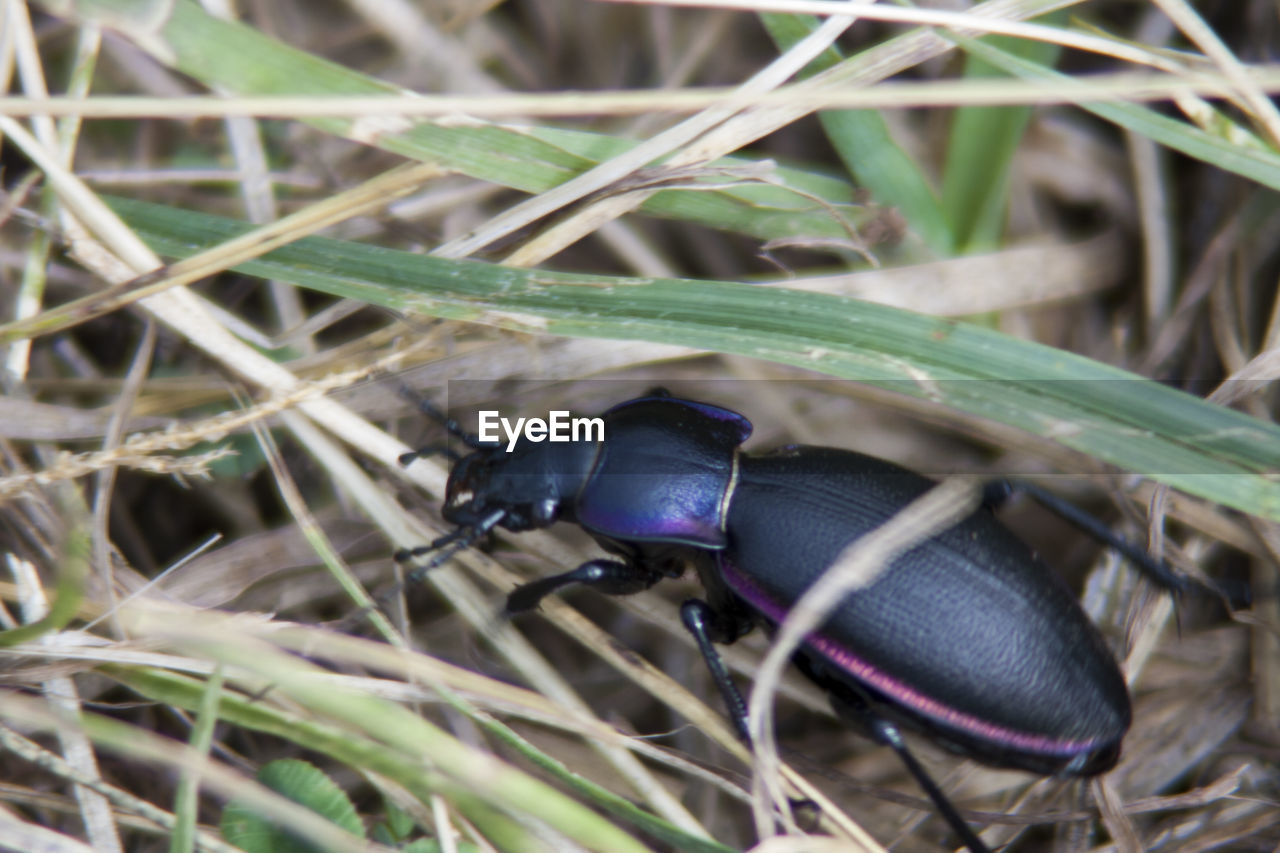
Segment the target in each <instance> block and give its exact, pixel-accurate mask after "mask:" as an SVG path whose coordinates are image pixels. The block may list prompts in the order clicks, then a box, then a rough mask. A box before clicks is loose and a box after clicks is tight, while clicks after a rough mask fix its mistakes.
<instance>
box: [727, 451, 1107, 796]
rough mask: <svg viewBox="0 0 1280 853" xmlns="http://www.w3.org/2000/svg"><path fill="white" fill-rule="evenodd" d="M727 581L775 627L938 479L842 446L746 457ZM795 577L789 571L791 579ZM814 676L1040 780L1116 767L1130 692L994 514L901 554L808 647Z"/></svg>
mask: <svg viewBox="0 0 1280 853" xmlns="http://www.w3.org/2000/svg"><path fill="white" fill-rule="evenodd" d="M741 465H742V468H741V472H740V477H739V481H738V484H737V489H736V490H735V493H734V496H733V500H732V502H731V506H730V512H729V519H728V533H729V539H730V546H729V549H728V550H727V551H725V552H724V554H723V555H722V556H721V557H720V563H719V565H720V571H721V573H722V575H723V577H724V581H725V583H726V584H727V585H728V586H729V588H730V589H732V590H733V592H734V593H735V594H736V595H737V596H738V597H739V598H741V599H742V600H743V601H744V602H746V603H747V604H748V605H749V606H750V607H751V608H752V609H753V610H755V611H756V612H758V613H759V614H760V615H761V616H763V617H764V618H765V619H766V620H768V621H770V622H777V621H778V620H780V619H781V618H783V616H784V615H785V610H786V604H787V603H790V602H794V601H795V600H796V599H797V598H798V597H799V596H800V595H801V594H802V593H803V592H804V590H805V589H807V588H808V587H809V585H811V584H812V583H813V582H814V581H815V580H816V579H817V577H818V576H819V575H820V574H821V572H822V571H823V570H824V569H825V568H826V567H828V566H830V565H832V564H833V563H834V562H835V561H836V559H837V557H838V555H839V554H840V552H841V551H842V550H843V549H844V548H845V547H847V546H848V545H849V544H850V543H851V542H853V541H854V540H855V539H857V538H858V537H859V536H861V535H862V534H864V533H866V532H868V531H870V530H872V529H874V528H875V527H877V526H878V525H879V524H881V523H883V522H884V521H885V520H887V519H888V518H889V517H890V516H892V515H893V514H894V513H895V512H896V511H897V510H898V509H900V508H901V507H903V506H905V505H906V504H907V503H909V502H910V501H911V500H912V499H914V498H915V497H917V496H919V495H920V494H923V493H924V492H925V491H927V490H928V489H929V487H930V486H931V485H932V482H931V481H929V480H928V479H926V478H924V477H921V476H919V475H916V474H914V473H912V472H909V471H907V470H905V469H902V468H899V467H897V466H895V465H892V464H890V463H887V462H884V461H882V460H878V459H874V458H872V457H868V456H864V455H861V454H857V453H852V452H849V451H843V450H837V449H832V448H818V447H805V448H797V449H796V450H795V451H793V452H792V453H789V454H779V455H773V456H762V457H749V458H744V459H743V460H742V463H741ZM783 567H785V571H782V570H781V569H782V568H783ZM804 657H806V658H807V661H806V663H807V665H806V668H807V669H810V670H811V674H813V675H814V677H815V678H817V679H818V680H819V681H820V682H821V683H823V685H824V686H825V687H827V688H828V689H829V690H832V691H833V692H834V693H836V694H837V695H838V694H839V692H840V688H841V687H842V686H843V687H844V688H845V689H852V690H858V691H860V692H861V694H863V695H866V696H869V697H870V698H872V699H873V700H886V707H887V710H889V711H894V710H897V711H898V713H897V714H896V716H898V717H900V718H903V719H906V720H907V721H908V722H910V723H912V724H915V725H916V726H917V727H921V728H926V729H928V730H929V732H930V733H931V734H935V735H938V736H940V737H942V739H943V740H944V741H946V742H947V743H948V744H949V745H950V746H952V747H953V748H957V749H959V750H961V751H964V752H965V753H967V754H970V755H973V756H974V757H976V758H979V759H981V760H985V761H988V762H990V763H998V764H1003V765H1008V766H1015V767H1021V768H1024V769H1029V770H1035V771H1037V772H1042V773H1043V772H1071V773H1096V772H1101V771H1102V770H1105V769H1107V768H1108V767H1109V766H1110V765H1111V764H1113V763H1114V761H1115V757H1116V755H1117V754H1118V752H1117V745H1118V743H1119V741H1120V739H1121V738H1122V737H1123V735H1124V733H1125V731H1126V730H1127V729H1128V726H1129V720H1130V708H1129V697H1128V693H1127V691H1126V689H1125V685H1124V680H1123V678H1122V677H1121V675H1120V672H1119V670H1118V668H1117V666H1116V663H1115V660H1114V658H1113V657H1112V655H1111V653H1110V650H1109V649H1108V648H1107V646H1106V644H1105V642H1104V641H1103V639H1102V637H1101V635H1100V634H1099V633H1098V631H1097V629H1096V628H1095V627H1094V625H1093V624H1092V623H1091V622H1090V621H1089V619H1088V617H1087V616H1086V615H1085V614H1084V612H1083V611H1082V610H1081V609H1080V607H1079V605H1078V603H1077V602H1076V601H1075V597H1074V596H1073V595H1072V593H1071V591H1070V589H1068V588H1067V587H1066V585H1065V584H1064V583H1063V582H1062V580H1061V579H1060V578H1059V577H1058V576H1057V575H1056V574H1054V573H1053V572H1052V571H1051V570H1050V569H1049V568H1048V567H1047V566H1045V565H1044V563H1043V562H1041V561H1040V560H1039V559H1037V558H1036V557H1035V555H1034V554H1033V553H1032V552H1031V550H1030V549H1029V548H1028V547H1027V546H1026V545H1025V544H1024V543H1023V542H1022V541H1021V540H1019V539H1018V538H1017V537H1016V536H1014V535H1013V533H1011V532H1010V531H1009V530H1008V529H1007V528H1006V527H1004V526H1003V525H1001V524H1000V523H999V522H998V521H997V520H996V519H995V517H994V516H992V515H991V513H990V512H988V511H987V510H985V509H984V510H979V511H978V512H976V513H975V514H974V515H973V516H971V517H970V518H968V519H966V520H965V521H963V522H962V523H961V524H959V525H957V526H955V527H952V528H951V529H950V530H948V531H946V532H944V533H942V534H940V535H938V536H936V537H934V538H932V539H930V540H929V541H927V542H925V543H923V544H921V545H918V546H916V547H915V548H913V549H912V550H910V551H908V552H907V553H905V554H903V555H901V556H900V557H899V558H898V559H897V560H896V561H894V563H893V564H892V566H890V568H889V569H887V570H886V571H885V572H884V573H883V574H882V575H881V576H880V577H879V578H877V580H876V581H875V582H874V583H873V584H872V585H871V586H870V587H868V588H867V589H865V590H861V591H859V592H857V593H854V594H852V595H851V596H850V597H849V599H848V600H847V601H846V602H845V603H844V604H843V605H842V606H841V607H840V608H839V609H838V610H837V611H836V614H835V615H834V616H833V617H831V619H830V620H829V621H828V622H827V623H826V624H825V625H824V627H823V628H822V630H821V631H820V632H818V633H817V634H815V635H812V636H811V637H810V639H809V640H808V642H807V646H806V650H805V652H804Z"/></svg>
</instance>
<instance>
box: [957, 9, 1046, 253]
mask: <svg viewBox="0 0 1280 853" xmlns="http://www.w3.org/2000/svg"><path fill="white" fill-rule="evenodd" d="M1061 17H1062V15H1061V13H1058V14H1055V15H1050V16H1046V17H1045V18H1044V19H1042V21H1041V22H1043V23H1054V19H1055V18H1061ZM982 42H983V43H987V42H990V43H993V44H996V45H1000V46H1002V47H1003V48H1004V50H1005V51H1006V52H1008V53H1009V54H1011V55H1014V56H1024V57H1026V58H1027V59H1029V60H1031V61H1034V62H1036V63H1038V64H1040V65H1045V66H1047V65H1051V64H1052V63H1053V62H1054V60H1055V59H1056V58H1057V56H1058V54H1059V53H1060V52H1061V51H1060V50H1059V49H1058V47H1057V46H1056V45H1052V44H1048V43H1046V42H1033V41H1025V40H1021V39H1011V38H1001V37H992V38H990V39H984V40H982ZM998 73H999V70H998V68H997V67H996V66H994V65H991V64H989V63H987V62H986V61H985V60H983V59H982V57H981V56H979V55H977V54H975V53H972V52H971V53H970V54H969V55H968V56H967V57H966V58H965V76H966V77H970V78H974V77H990V76H992V75H994V74H998ZM1030 118H1031V108H1030V107H961V108H960V109H957V110H956V111H955V114H954V115H953V116H952V121H951V129H950V138H949V139H948V144H947V158H946V171H945V178H944V180H943V184H942V206H943V209H944V210H945V212H946V217H947V220H948V221H949V222H950V223H951V228H952V232H953V233H954V235H955V244H956V248H957V249H958V250H959V251H961V252H982V251H990V250H991V249H994V248H996V247H998V246H1000V245H1001V244H1002V242H1003V240H1002V238H1003V236H1004V223H1005V216H1006V212H1007V209H1008V195H1009V170H1010V167H1011V165H1012V163H1013V155H1014V153H1015V152H1016V151H1017V150H1018V146H1019V144H1020V143H1021V142H1022V136H1023V134H1024V133H1025V132H1026V129H1027V122H1028V121H1029V120H1030Z"/></svg>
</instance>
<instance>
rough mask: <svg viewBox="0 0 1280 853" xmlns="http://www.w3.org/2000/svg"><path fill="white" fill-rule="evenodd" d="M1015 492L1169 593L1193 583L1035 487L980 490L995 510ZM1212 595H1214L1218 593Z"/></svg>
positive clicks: (1008, 484)
mask: <svg viewBox="0 0 1280 853" xmlns="http://www.w3.org/2000/svg"><path fill="white" fill-rule="evenodd" d="M1014 492H1022V493H1023V494H1025V495H1027V496H1028V497H1030V498H1031V499H1032V500H1034V501H1035V502H1036V503H1038V504H1040V505H1041V506H1042V507H1044V508H1045V509H1047V510H1049V511H1050V512H1052V513H1053V514H1054V515H1056V516H1058V517H1059V518H1061V519H1063V520H1064V521H1066V522H1068V523H1070V524H1072V525H1074V526H1075V527H1076V528H1077V529H1078V530H1081V531H1083V532H1084V533H1086V534H1088V535H1089V536H1092V537H1093V538H1094V539H1096V540H1098V541H1099V542H1101V543H1102V544H1103V545H1106V546H1108V547H1110V548H1114V549H1115V550H1117V551H1119V552H1120V553H1121V554H1122V555H1123V556H1124V557H1126V558H1127V559H1128V560H1129V561H1130V562H1132V563H1133V564H1134V566H1136V567H1137V568H1138V570H1139V571H1141V572H1142V573H1143V574H1144V575H1146V576H1147V577H1148V578H1150V579H1151V580H1152V581H1154V582H1155V583H1157V584H1159V585H1160V586H1162V587H1164V588H1165V589H1167V590H1169V591H1170V592H1184V591H1186V590H1187V589H1189V588H1190V587H1191V586H1192V581H1190V580H1188V579H1187V578H1184V577H1182V576H1180V575H1178V574H1177V573H1175V572H1174V571H1173V569H1172V568H1170V567H1169V565H1168V564H1167V563H1163V562H1161V561H1159V560H1157V559H1156V558H1155V557H1153V556H1151V553H1150V552H1149V551H1147V549H1146V548H1144V547H1142V546H1141V545H1139V544H1138V543H1136V542H1130V541H1129V540H1128V539H1125V538H1124V537H1121V536H1117V535H1116V534H1115V532H1114V531H1113V530H1112V529H1111V528H1110V527H1108V526H1107V525H1105V524H1103V523H1102V522H1101V521H1099V520H1098V519H1097V518H1095V517H1094V516H1093V515H1091V514H1089V513H1087V512H1085V511H1084V510H1082V509H1080V507H1078V506H1076V505H1075V504H1073V503H1071V502H1070V501H1067V500H1064V499H1063V498H1061V497H1059V496H1058V495H1055V494H1054V493H1053V492H1050V491H1049V490H1047V489H1042V488H1041V487H1039V486H1037V485H1036V484H1035V483H1028V482H1023V481H1013V480H996V481H993V482H991V483H988V484H987V485H986V486H985V487H984V488H983V490H982V502H983V504H985V505H986V506H988V507H990V508H992V509H994V508H995V507H998V506H999V505H1000V504H1002V503H1004V501H1005V500H1006V499H1007V498H1008V497H1009V496H1010V495H1011V494H1013V493H1014ZM1211 591H1212V592H1217V590H1211Z"/></svg>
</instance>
